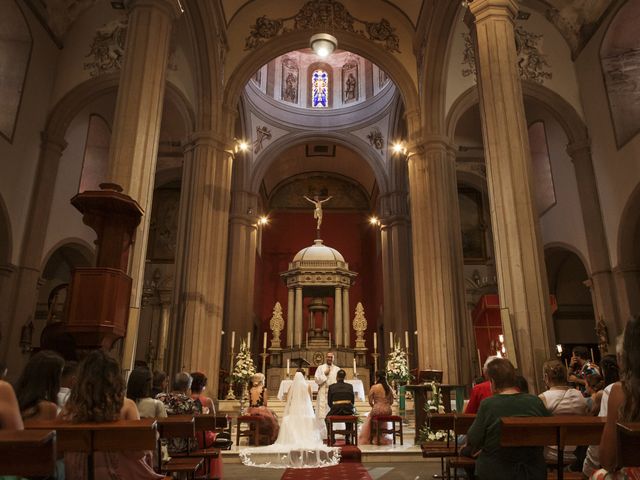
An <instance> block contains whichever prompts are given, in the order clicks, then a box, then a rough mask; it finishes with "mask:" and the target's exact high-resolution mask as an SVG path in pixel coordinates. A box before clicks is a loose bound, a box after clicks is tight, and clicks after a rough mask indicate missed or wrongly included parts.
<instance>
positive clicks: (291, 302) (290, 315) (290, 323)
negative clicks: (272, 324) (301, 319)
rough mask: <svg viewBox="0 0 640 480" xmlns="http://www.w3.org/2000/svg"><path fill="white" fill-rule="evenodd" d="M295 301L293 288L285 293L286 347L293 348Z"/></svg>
mask: <svg viewBox="0 0 640 480" xmlns="http://www.w3.org/2000/svg"><path fill="white" fill-rule="evenodd" d="M295 300H296V291H295V289H293V288H289V290H288V292H287V347H289V348H291V347H293V338H294V337H293V332H294V323H295V315H294V309H295Z"/></svg>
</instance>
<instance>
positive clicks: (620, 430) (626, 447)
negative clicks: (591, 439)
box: [616, 422, 640, 467]
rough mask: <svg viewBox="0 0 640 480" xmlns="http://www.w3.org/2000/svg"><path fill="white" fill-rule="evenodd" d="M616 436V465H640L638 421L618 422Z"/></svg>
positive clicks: (639, 423)
mask: <svg viewBox="0 0 640 480" xmlns="http://www.w3.org/2000/svg"><path fill="white" fill-rule="evenodd" d="M616 435H617V437H618V441H617V443H618V466H619V467H640V456H638V452H640V422H635V423H619V424H618V425H617V428H616Z"/></svg>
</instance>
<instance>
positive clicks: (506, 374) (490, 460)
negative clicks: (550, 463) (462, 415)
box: [467, 358, 549, 480]
mask: <svg viewBox="0 0 640 480" xmlns="http://www.w3.org/2000/svg"><path fill="white" fill-rule="evenodd" d="M487 376H488V377H489V381H490V382H491V391H492V392H493V396H491V397H489V398H485V399H484V400H483V401H482V403H481V404H480V408H479V409H478V414H477V417H476V419H475V421H474V422H473V424H472V425H471V428H470V429H469V432H468V433H467V442H468V444H469V445H470V446H471V447H472V448H473V449H476V450H481V451H480V454H479V455H478V458H477V460H476V467H475V468H476V469H475V474H476V476H477V477H478V478H479V479H480V480H512V479H515V478H517V479H545V478H547V471H546V465H545V461H544V456H543V455H542V448H541V447H519V448H506V447H501V446H500V419H501V418H502V417H513V416H519V417H546V416H549V412H548V411H547V409H546V408H544V405H543V404H542V402H541V401H540V399H539V398H538V397H536V396H534V395H530V394H528V393H520V392H519V391H518V389H517V388H516V372H515V369H514V368H513V365H512V364H511V362H509V360H507V359H506V358H496V359H494V360H492V361H491V362H489V364H488V365H487Z"/></svg>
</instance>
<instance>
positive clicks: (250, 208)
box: [224, 191, 258, 332]
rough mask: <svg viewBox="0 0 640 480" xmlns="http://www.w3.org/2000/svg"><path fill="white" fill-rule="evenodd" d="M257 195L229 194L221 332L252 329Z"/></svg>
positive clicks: (246, 193)
mask: <svg viewBox="0 0 640 480" xmlns="http://www.w3.org/2000/svg"><path fill="white" fill-rule="evenodd" d="M257 200H258V199H257V196H256V195H254V194H252V193H249V192H242V191H241V192H238V191H235V192H233V193H232V200H231V210H232V213H231V216H230V218H229V254H228V268H227V283H226V296H225V302H224V305H225V312H226V314H225V319H224V324H225V326H224V330H225V332H227V331H231V330H236V331H241V332H252V331H253V320H254V316H255V313H254V309H253V296H254V293H255V292H254V285H255V277H256V246H257V238H258V216H257V215H256V212H257Z"/></svg>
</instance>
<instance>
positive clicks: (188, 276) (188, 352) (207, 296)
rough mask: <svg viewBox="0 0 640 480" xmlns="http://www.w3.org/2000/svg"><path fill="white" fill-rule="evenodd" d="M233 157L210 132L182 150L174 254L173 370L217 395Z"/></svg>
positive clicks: (191, 141)
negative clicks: (199, 375) (198, 375)
mask: <svg viewBox="0 0 640 480" xmlns="http://www.w3.org/2000/svg"><path fill="white" fill-rule="evenodd" d="M231 165H232V154H231V152H230V149H229V148H228V146H227V144H226V143H225V142H224V141H223V139H220V138H218V137H217V136H216V135H215V134H214V133H212V132H198V133H194V134H193V135H192V136H191V139H190V142H189V144H188V145H187V147H186V149H185V161H184V167H183V174H182V189H181V190H182V193H181V199H180V215H179V230H178V232H179V233H178V248H177V254H176V282H175V295H174V309H173V311H174V315H173V316H174V319H175V322H174V324H175V326H176V328H175V329H173V330H172V332H173V335H171V338H172V339H174V340H173V341H174V342H175V344H176V345H175V350H174V352H173V355H172V362H173V364H172V369H171V370H172V371H173V372H175V371H177V370H183V369H186V370H187V371H191V372H192V371H194V370H199V371H202V372H205V373H206V374H207V376H208V377H209V382H210V383H211V386H210V391H211V392H212V393H213V394H217V391H218V371H219V369H220V341H221V332H222V316H223V311H224V308H223V303H224V290H225V288H224V287H225V273H226V272H225V271H226V266H227V241H228V228H229V204H230V188H231Z"/></svg>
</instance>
